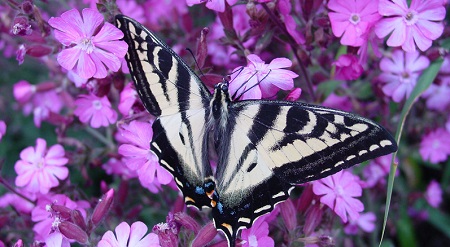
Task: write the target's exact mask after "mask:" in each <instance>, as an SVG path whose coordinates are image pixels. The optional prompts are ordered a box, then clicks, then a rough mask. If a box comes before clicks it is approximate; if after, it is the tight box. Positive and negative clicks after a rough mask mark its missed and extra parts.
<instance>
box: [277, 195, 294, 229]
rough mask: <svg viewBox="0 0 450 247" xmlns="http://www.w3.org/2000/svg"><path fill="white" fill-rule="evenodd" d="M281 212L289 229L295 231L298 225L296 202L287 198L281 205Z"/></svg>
mask: <svg viewBox="0 0 450 247" xmlns="http://www.w3.org/2000/svg"><path fill="white" fill-rule="evenodd" d="M279 206H280V213H281V217H282V218H283V221H284V224H285V225H286V229H287V230H288V231H294V230H295V228H296V227H297V214H296V212H295V206H294V203H292V201H291V200H286V201H284V202H283V203H281V204H280V205H279Z"/></svg>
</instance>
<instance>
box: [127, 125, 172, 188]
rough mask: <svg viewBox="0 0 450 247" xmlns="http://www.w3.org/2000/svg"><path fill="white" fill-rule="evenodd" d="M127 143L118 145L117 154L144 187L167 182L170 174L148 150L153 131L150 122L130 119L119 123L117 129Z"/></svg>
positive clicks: (169, 180) (170, 178)
mask: <svg viewBox="0 0 450 247" xmlns="http://www.w3.org/2000/svg"><path fill="white" fill-rule="evenodd" d="M119 130H120V131H121V134H122V136H123V137H124V139H125V140H126V141H127V143H125V144H122V145H120V146H119V154H121V155H123V156H124V162H125V164H126V165H127V166H128V168H130V169H131V170H133V171H136V172H137V174H138V176H139V181H140V182H141V184H142V185H143V186H144V187H148V186H149V184H153V183H155V182H156V183H157V184H169V183H170V182H171V181H172V179H173V178H172V175H171V174H170V173H169V172H168V171H167V170H166V169H164V168H163V167H161V166H160V164H159V162H158V158H157V157H156V156H155V154H154V153H153V152H152V151H151V150H150V141H151V140H152V136H153V131H152V126H151V124H150V123H146V122H139V121H132V122H131V123H130V124H129V125H121V128H120V129H119Z"/></svg>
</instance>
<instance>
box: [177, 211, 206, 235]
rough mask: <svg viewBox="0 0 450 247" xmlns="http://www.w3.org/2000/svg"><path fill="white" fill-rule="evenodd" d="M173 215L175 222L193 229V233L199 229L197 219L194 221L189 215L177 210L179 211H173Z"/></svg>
mask: <svg viewBox="0 0 450 247" xmlns="http://www.w3.org/2000/svg"><path fill="white" fill-rule="evenodd" d="M174 217H175V222H177V223H178V224H180V225H182V226H184V227H186V228H187V229H189V230H191V231H193V232H194V234H197V233H198V231H200V225H199V224H198V223H197V221H195V220H194V219H193V218H192V217H190V216H189V215H187V214H185V213H181V212H179V213H175V214H174Z"/></svg>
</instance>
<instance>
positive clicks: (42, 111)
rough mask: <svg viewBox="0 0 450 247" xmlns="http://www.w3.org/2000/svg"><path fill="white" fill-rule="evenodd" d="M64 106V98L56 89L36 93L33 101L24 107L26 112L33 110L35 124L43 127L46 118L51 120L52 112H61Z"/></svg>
mask: <svg viewBox="0 0 450 247" xmlns="http://www.w3.org/2000/svg"><path fill="white" fill-rule="evenodd" d="M63 107H64V103H63V99H62V98H61V95H60V94H59V93H58V92H57V91H56V90H49V91H45V92H39V93H36V94H35V95H34V96H33V98H32V100H31V102H30V103H29V104H26V105H25V106H24V108H23V110H24V112H25V113H26V114H27V113H30V112H31V111H32V112H33V120H34V124H35V125H36V126H37V127H41V123H42V121H44V120H50V118H51V115H52V113H59V111H61V109H62V108H63Z"/></svg>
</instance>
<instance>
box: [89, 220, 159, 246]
mask: <svg viewBox="0 0 450 247" xmlns="http://www.w3.org/2000/svg"><path fill="white" fill-rule="evenodd" d="M147 230H148V228H147V226H146V225H145V224H144V223H142V222H140V221H136V222H134V223H133V224H132V225H131V227H130V225H128V224H127V223H126V222H122V223H120V224H119V225H118V226H117V227H116V229H115V233H116V234H115V235H114V233H113V232H112V231H107V232H106V233H105V234H104V235H103V237H102V239H101V240H100V242H98V245H97V246H98V247H144V246H145V247H159V246H161V245H160V244H159V239H158V235H156V234H154V233H149V234H147V235H145V234H146V233H147Z"/></svg>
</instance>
